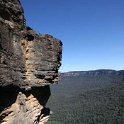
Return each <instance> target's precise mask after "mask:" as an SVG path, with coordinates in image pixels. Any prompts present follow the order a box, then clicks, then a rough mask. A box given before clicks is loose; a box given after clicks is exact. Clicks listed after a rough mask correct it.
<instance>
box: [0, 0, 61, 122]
mask: <svg viewBox="0 0 124 124" xmlns="http://www.w3.org/2000/svg"><path fill="white" fill-rule="evenodd" d="M61 58H62V42H61V41H60V40H58V39H56V38H54V37H53V36H51V35H48V34H46V35H38V34H37V33H36V32H35V31H33V30H32V29H31V28H30V27H26V25H25V18H24V12H23V8H22V6H21V4H20V2H19V1H18V0H0V94H1V95H0V123H1V124H15V123H16V124H44V123H46V122H47V120H48V117H49V113H50V110H49V109H47V108H45V105H46V103H47V100H48V98H49V96H50V88H49V84H53V83H57V82H58V81H59V72H58V69H59V67H60V66H61Z"/></svg>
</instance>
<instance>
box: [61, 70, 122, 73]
mask: <svg viewBox="0 0 124 124" xmlns="http://www.w3.org/2000/svg"><path fill="white" fill-rule="evenodd" d="M102 70H104V71H124V70H123V69H121V70H115V69H93V70H92V69H89V70H72V71H67V72H60V73H68V72H83V71H84V72H85V71H87V72H88V71H102Z"/></svg>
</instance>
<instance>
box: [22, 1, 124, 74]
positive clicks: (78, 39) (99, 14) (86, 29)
mask: <svg viewBox="0 0 124 124" xmlns="http://www.w3.org/2000/svg"><path fill="white" fill-rule="evenodd" d="M21 3H22V6H23V8H24V12H25V17H26V24H27V25H28V26H31V27H32V28H33V29H34V30H36V31H37V32H40V33H41V34H50V35H53V36H54V37H56V38H58V39H60V40H61V41H62V42H63V58H62V66H61V68H60V71H61V72H69V71H73V70H77V71H80V70H97V69H100V68H105V69H107V68H110V69H113V70H123V69H124V57H123V56H124V55H123V53H124V30H123V29H124V23H123V22H124V16H123V13H124V1H123V0H104V1H99V0H94V1H92V0H83V1H82V0H78V2H77V1H76V0H72V1H71V3H70V1H66V0H63V1H57V0H53V1H49V0H36V1H29V0H26V1H25V0H21Z"/></svg>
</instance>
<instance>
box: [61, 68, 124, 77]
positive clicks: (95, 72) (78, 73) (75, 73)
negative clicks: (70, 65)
mask: <svg viewBox="0 0 124 124" xmlns="http://www.w3.org/2000/svg"><path fill="white" fill-rule="evenodd" d="M61 75H62V76H64V77H65V76H101V75H110V76H111V75H112V76H113V75H122V76H124V70H112V69H98V70H89V71H69V72H63V73H61Z"/></svg>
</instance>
